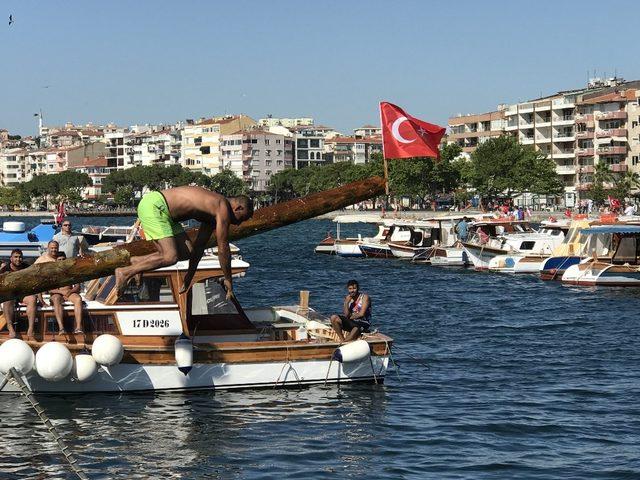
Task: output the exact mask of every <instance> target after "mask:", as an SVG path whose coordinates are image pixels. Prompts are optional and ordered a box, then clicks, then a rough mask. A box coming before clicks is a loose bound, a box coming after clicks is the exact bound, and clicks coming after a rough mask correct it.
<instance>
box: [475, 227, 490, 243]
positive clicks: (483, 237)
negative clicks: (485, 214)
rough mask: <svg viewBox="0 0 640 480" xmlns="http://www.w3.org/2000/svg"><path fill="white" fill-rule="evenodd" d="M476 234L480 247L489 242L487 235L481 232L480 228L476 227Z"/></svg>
mask: <svg viewBox="0 0 640 480" xmlns="http://www.w3.org/2000/svg"><path fill="white" fill-rule="evenodd" d="M476 234H477V235H478V240H480V243H481V244H482V245H484V244H485V243H487V242H488V241H489V234H488V233H486V232H485V231H484V230H482V227H478V228H477V229H476Z"/></svg>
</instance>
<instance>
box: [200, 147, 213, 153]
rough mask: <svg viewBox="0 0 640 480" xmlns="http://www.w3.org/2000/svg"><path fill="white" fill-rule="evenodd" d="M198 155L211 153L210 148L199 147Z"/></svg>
mask: <svg viewBox="0 0 640 480" xmlns="http://www.w3.org/2000/svg"><path fill="white" fill-rule="evenodd" d="M200 153H202V154H203V155H209V154H210V153H211V147H200Z"/></svg>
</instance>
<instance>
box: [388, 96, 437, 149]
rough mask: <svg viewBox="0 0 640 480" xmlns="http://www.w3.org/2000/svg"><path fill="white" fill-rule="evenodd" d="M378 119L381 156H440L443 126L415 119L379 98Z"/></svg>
mask: <svg viewBox="0 0 640 480" xmlns="http://www.w3.org/2000/svg"><path fill="white" fill-rule="evenodd" d="M380 120H381V122H382V146H383V151H384V158H411V157H433V158H440V149H439V148H438V146H439V145H440V139H442V136H443V135H444V132H445V131H446V129H445V128H444V127H440V126H439V125H434V124H433V123H428V122H424V121H422V120H418V119H417V118H415V117H412V116H411V115H409V114H407V113H406V112H405V111H404V110H402V109H401V108H400V107H398V106H397V105H394V104H392V103H389V102H380Z"/></svg>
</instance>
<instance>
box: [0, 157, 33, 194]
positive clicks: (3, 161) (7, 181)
mask: <svg viewBox="0 0 640 480" xmlns="http://www.w3.org/2000/svg"><path fill="white" fill-rule="evenodd" d="M28 155H29V151H28V150H26V149H24V148H8V149H4V150H3V151H2V152H1V153H0V183H1V184H2V186H3V187H15V186H16V185H18V184H20V183H22V182H24V181H25V180H24V178H23V175H24V165H25V163H26V158H27V156H28Z"/></svg>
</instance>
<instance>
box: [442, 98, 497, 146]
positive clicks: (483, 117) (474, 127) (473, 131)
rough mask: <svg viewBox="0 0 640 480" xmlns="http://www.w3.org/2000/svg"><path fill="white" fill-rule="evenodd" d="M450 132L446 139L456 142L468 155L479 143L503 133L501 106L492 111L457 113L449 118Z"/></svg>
mask: <svg viewBox="0 0 640 480" xmlns="http://www.w3.org/2000/svg"><path fill="white" fill-rule="evenodd" d="M449 128H450V129H451V133H450V134H449V137H448V139H447V141H448V142H450V143H457V144H458V145H460V147H461V148H462V152H463V153H464V154H466V156H468V155H469V154H470V153H472V152H473V151H474V150H475V149H476V148H477V147H478V145H479V144H481V143H482V142H485V141H487V140H489V139H490V138H493V137H499V136H500V135H503V134H504V131H505V120H504V111H503V108H501V107H499V108H498V110H496V111H494V112H487V113H480V114H475V115H474V114H469V115H458V116H456V117H451V118H450V119H449Z"/></svg>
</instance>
